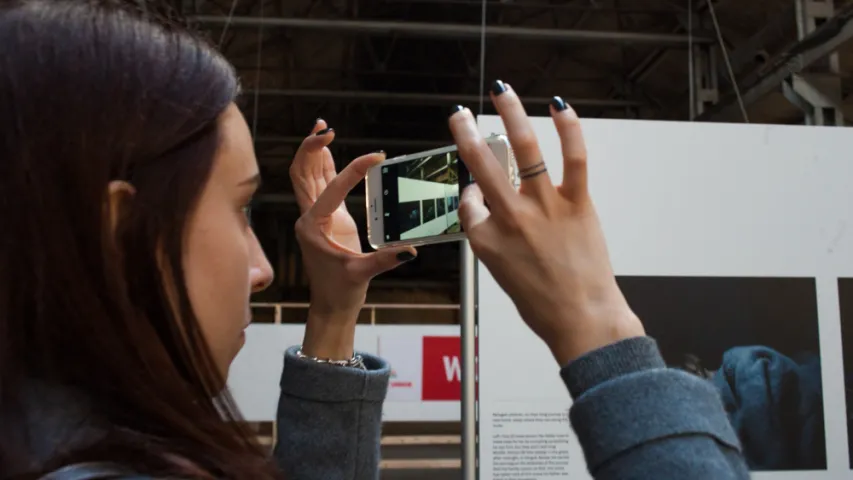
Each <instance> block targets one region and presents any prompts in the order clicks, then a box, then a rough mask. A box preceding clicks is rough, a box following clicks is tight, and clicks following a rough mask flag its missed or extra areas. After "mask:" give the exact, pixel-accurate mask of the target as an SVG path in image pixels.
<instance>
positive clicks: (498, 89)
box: [492, 80, 506, 97]
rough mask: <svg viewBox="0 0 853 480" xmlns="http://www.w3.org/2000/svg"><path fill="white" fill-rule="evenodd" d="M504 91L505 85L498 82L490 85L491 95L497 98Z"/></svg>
mask: <svg viewBox="0 0 853 480" xmlns="http://www.w3.org/2000/svg"><path fill="white" fill-rule="evenodd" d="M505 91H506V84H505V83H504V82H502V81H500V80H495V81H494V83H492V93H493V94H494V95H495V96H496V97H497V96H498V95H500V94H502V93H504V92H505Z"/></svg>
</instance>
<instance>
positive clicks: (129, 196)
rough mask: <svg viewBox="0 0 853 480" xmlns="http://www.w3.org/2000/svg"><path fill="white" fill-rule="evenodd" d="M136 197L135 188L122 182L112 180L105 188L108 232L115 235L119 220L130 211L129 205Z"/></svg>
mask: <svg viewBox="0 0 853 480" xmlns="http://www.w3.org/2000/svg"><path fill="white" fill-rule="evenodd" d="M134 196H136V188H134V187H133V185H131V184H130V183H128V182H126V181H124V180H113V181H111V182H110V184H109V186H108V187H107V205H106V207H107V209H108V213H109V219H110V231H111V232H113V234H115V231H116V229H117V228H118V224H119V220H121V218H122V217H123V216H124V215H125V214H127V212H128V211H130V203H131V202H132V201H133V197H134Z"/></svg>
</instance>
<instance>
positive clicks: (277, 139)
mask: <svg viewBox="0 0 853 480" xmlns="http://www.w3.org/2000/svg"><path fill="white" fill-rule="evenodd" d="M303 140H305V137H294V136H287V137H285V136H259V137H257V138H255V143H259V144H291V145H294V144H300V143H302V141H303ZM334 145H342V146H353V147H372V146H376V145H381V146H384V147H385V148H423V149H430V148H437V147H443V146H446V145H447V142H441V141H438V140H414V139H406V138H364V137H346V136H342V137H339V138H338V137H336V138H335V142H334Z"/></svg>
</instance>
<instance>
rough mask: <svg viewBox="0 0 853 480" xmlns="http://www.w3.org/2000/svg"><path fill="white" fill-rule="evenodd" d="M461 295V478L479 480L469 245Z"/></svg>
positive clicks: (474, 293) (472, 263)
mask: <svg viewBox="0 0 853 480" xmlns="http://www.w3.org/2000/svg"><path fill="white" fill-rule="evenodd" d="M461 250H462V251H461V253H462V255H461V256H462V259H461V264H462V265H461V267H462V275H461V277H462V278H461V280H462V285H461V290H462V292H461V293H462V295H461V301H462V304H461V307H462V309H461V312H460V314H461V315H460V316H461V322H460V323H461V340H462V412H461V413H462V469H463V470H462V478H463V479H464V480H476V479H477V476H478V475H477V474H478V471H479V469H478V468H477V463H478V458H477V457H478V455H477V445H478V443H479V432H478V431H477V415H478V414H479V405H478V403H477V380H478V378H477V260H476V258H475V257H474V252H472V251H471V246H470V245H468V241H467V240H466V241H464V242H462V245H461Z"/></svg>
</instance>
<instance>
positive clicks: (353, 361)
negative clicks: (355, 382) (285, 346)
mask: <svg viewBox="0 0 853 480" xmlns="http://www.w3.org/2000/svg"><path fill="white" fill-rule="evenodd" d="M296 357H297V358H302V359H305V360H310V361H312V362H316V363H323V364H326V365H334V366H336V367H350V368H356V369H358V370H367V366H366V365H365V364H364V358H362V356H361V355H357V354H356V355H353V357H352V358H350V359H349V360H332V359H331V358H318V357H310V356H308V355H305V354H304V353H302V349H301V348H300V349H299V350H297V351H296Z"/></svg>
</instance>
